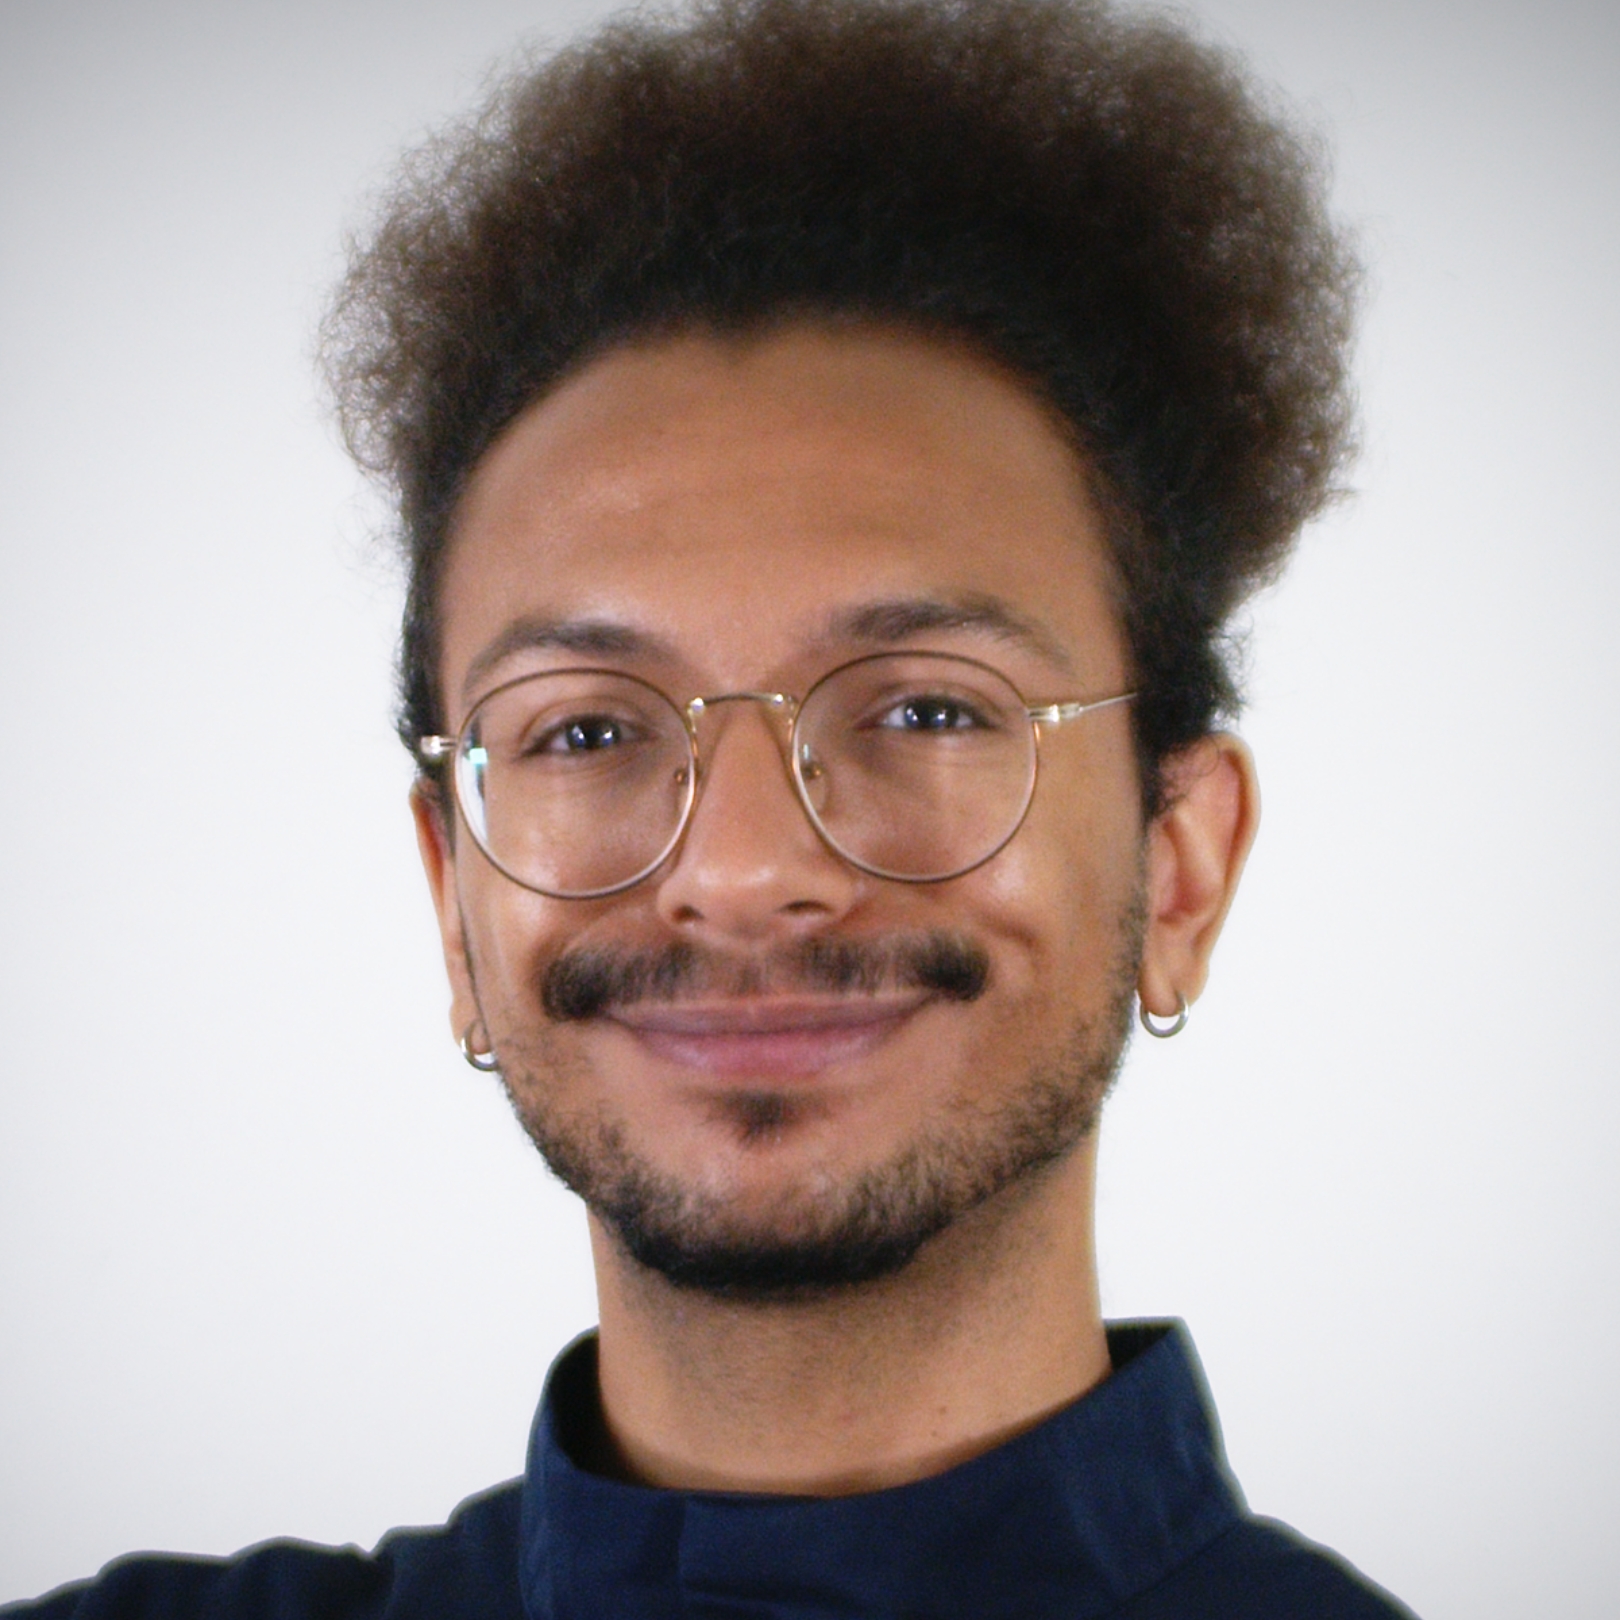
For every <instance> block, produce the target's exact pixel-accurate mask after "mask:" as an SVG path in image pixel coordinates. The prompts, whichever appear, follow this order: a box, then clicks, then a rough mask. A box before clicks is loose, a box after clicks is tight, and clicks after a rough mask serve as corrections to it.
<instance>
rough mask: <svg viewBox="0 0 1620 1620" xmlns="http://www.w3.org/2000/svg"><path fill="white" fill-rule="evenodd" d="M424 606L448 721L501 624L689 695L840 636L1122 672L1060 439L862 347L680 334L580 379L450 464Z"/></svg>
mask: <svg viewBox="0 0 1620 1620" xmlns="http://www.w3.org/2000/svg"><path fill="white" fill-rule="evenodd" d="M906 604H911V605H912V607H913V608H914V609H915V608H919V605H920V612H919V611H913V612H911V613H910V614H909V617H908V612H907V611H906ZM927 604H933V609H931V610H930V609H929V608H928V607H927ZM439 605H440V624H441V667H440V677H441V681H442V684H443V691H444V696H445V699H446V705H447V709H448V711H449V712H450V713H451V714H457V713H459V712H461V710H462V708H463V706H464V703H465V701H466V698H467V697H468V696H469V695H471V694H470V693H467V692H464V691H463V690H462V688H463V685H464V683H465V684H470V685H471V686H472V687H474V688H476V687H477V686H478V685H479V684H480V682H482V684H483V685H484V686H486V687H487V685H488V684H491V683H492V681H493V680H494V679H497V678H500V677H501V676H502V675H504V674H505V673H507V672H508V671H507V670H506V669H505V668H504V662H503V667H502V668H499V669H496V668H493V667H492V664H493V662H494V661H495V659H494V655H495V654H499V653H500V651H501V649H502V648H503V647H505V648H506V649H507V653H506V659H507V660H509V659H510V658H511V657H519V658H521V656H522V654H523V650H524V631H523V627H524V626H525V625H528V626H534V625H558V624H566V625H573V626H595V627H597V631H598V632H599V634H598V643H599V645H600V646H601V647H602V648H604V649H610V650H611V649H612V648H614V647H616V646H621V647H623V648H627V649H628V648H634V649H635V650H636V651H637V652H638V653H639V652H642V651H646V652H647V656H649V657H652V658H654V659H655V661H661V662H663V663H665V664H674V665H678V666H681V667H680V669H679V670H678V671H675V672H672V673H680V674H683V675H685V674H689V675H690V676H691V678H692V679H693V680H696V681H699V682H700V683H713V684H712V685H709V686H708V688H707V689H709V690H720V689H725V688H726V687H728V686H730V685H733V684H735V685H737V686H751V685H758V684H760V682H761V681H763V680H766V679H772V680H775V679H777V678H778V677H779V676H782V675H785V674H788V673H793V672H794V667H795V662H796V661H798V662H800V663H802V662H803V661H805V660H812V659H814V658H816V657H818V656H827V655H831V654H832V653H835V652H836V651H838V650H839V648H838V644H839V643H840V642H841V641H842V642H846V643H847V642H849V641H851V639H852V637H853V631H852V627H853V626H856V625H859V626H861V627H862V628H861V630H860V633H859V635H860V637H864V638H866V639H868V640H870V639H873V638H874V637H876V638H878V639H881V638H882V636H883V634H884V626H888V627H889V629H890V630H891V631H892V632H893V633H894V634H895V635H896V636H899V637H901V638H906V637H914V636H915V635H916V634H917V633H919V631H918V626H923V627H924V628H925V629H928V630H929V633H931V634H935V635H942V636H945V637H947V638H949V637H950V636H951V635H953V634H957V633H961V634H966V635H969V636H978V637H980V638H981V639H982V638H985V637H988V638H990V639H1000V640H1003V641H1005V642H1007V643H1009V645H1011V646H1013V647H1014V648H1015V649H1016V651H1017V655H1018V657H1021V658H1024V659H1025V661H1026V662H1028V661H1029V660H1030V659H1035V660H1039V659H1041V658H1044V659H1045V661H1046V662H1047V663H1048V664H1050V665H1052V666H1054V668H1055V669H1064V668H1067V669H1068V670H1070V671H1071V672H1072V673H1073V674H1074V675H1075V677H1076V678H1084V679H1086V680H1088V681H1094V682H1096V683H1099V684H1108V683H1110V682H1112V681H1117V679H1118V677H1120V676H1121V675H1123V673H1124V668H1123V656H1122V651H1121V648H1120V645H1119V637H1118V630H1117V625H1116V623H1115V615H1114V612H1113V608H1112V592H1111V572H1110V568H1109V565H1108V561H1107V551H1106V547H1105V545H1104V542H1103V533H1102V525H1101V521H1100V519H1099V517H1098V514H1097V510H1096V507H1095V504H1094V502H1093V501H1092V498H1091V495H1090V492H1089V488H1088V483H1087V477H1086V469H1085V466H1084V464H1083V462H1082V460H1081V458H1080V456H1079V455H1078V454H1077V452H1076V451H1075V450H1074V449H1073V447H1072V446H1071V444H1070V443H1069V441H1068V439H1067V438H1066V436H1065V433H1064V431H1063V429H1062V427H1061V425H1060V424H1059V423H1058V422H1057V421H1056V419H1055V418H1054V417H1053V416H1052V414H1051V413H1050V412H1049V411H1048V409H1047V408H1046V407H1045V405H1044V404H1043V403H1042V402H1041V401H1040V400H1039V399H1038V398H1037V397H1036V396H1035V394H1034V393H1033V392H1032V391H1031V390H1029V389H1028V388H1027V387H1025V386H1024V385H1023V384H1022V383H1021V382H1020V381H1018V380H1017V379H1016V378H1014V377H1012V376H1010V375H1009V374H1008V373H1006V372H1005V371H1003V370H1002V369H1000V368H998V367H996V366H995V365H993V364H991V363H990V362H988V361H986V360H984V359H983V358H981V357H980V356H979V355H977V354H976V353H974V352H971V351H969V350H967V349H966V348H958V347H955V346H952V345H949V344H946V343H943V342H940V341H938V340H935V339H931V338H925V337H920V336H917V335H914V334H908V333H902V332H895V331H890V330H886V329H874V328H829V327H824V326H802V327H791V328H787V329H784V330H778V331H773V332H771V333H769V334H766V335H753V336H749V337H746V338H721V337H715V336H710V335H684V336H679V337H672V338H668V339H663V340H660V341H658V342H649V343H643V344H637V345H634V346H626V347H623V348H620V349H617V350H614V351H612V352H610V353H608V354H607V355H605V356H603V357H601V358H599V359H597V360H595V361H594V362H592V363H591V364H589V365H587V366H586V367H584V368H583V369H582V370H581V371H579V372H578V373H577V374H575V375H574V376H573V377H572V378H570V379H569V380H568V381H566V382H565V383H563V384H562V385H561V386H559V387H558V388H557V389H555V390H554V391H553V392H551V393H549V394H548V395H546V396H545V397H544V398H543V399H542V400H540V401H539V402H537V403H536V404H534V405H532V406H531V407H530V408H529V409H528V410H527V411H526V412H525V413H524V414H523V415H522V416H520V417H519V418H518V419H517V421H516V422H515V423H514V424H513V425H512V426H511V427H510V428H509V429H508V430H507V431H506V432H505V433H504V434H503V435H502V437H501V438H500V439H499V440H498V441H497V442H496V444H495V445H494V446H493V447H492V448H491V450H490V451H489V452H488V453H487V454H486V455H485V457H484V458H483V459H482V461H481V462H480V463H479V464H478V466H477V467H476V468H475V470H474V472H473V475H472V477H471V478H470V480H469V482H468V487H467V489H466V492H465V493H464V495H463V497H462V500H461V502H460V505H459V506H458V509H457V512H456V516H455V521H454V523H453V525H452V529H451V535H450V552H449V556H448V559H447V563H446V567H445V571H444V574H443V576H442V581H441V588H440V604H439ZM885 605H888V607H889V608H891V609H893V611H890V612H888V613H887V614H885V612H884V611H883V609H884V607H885ZM953 605H955V606H958V607H960V608H961V610H962V611H961V614H960V620H961V623H960V624H958V625H956V626H955V628H954V629H953V626H952V623H951V613H950V611H949V610H950V609H951V607H952V606H953ZM908 627H909V628H908ZM617 631H622V632H624V634H622V635H620V636H619V638H618V641H617V642H616V641H615V633H616V632H617ZM503 638H504V639H503ZM542 639H543V638H540V637H532V636H531V637H530V638H529V643H528V652H529V655H530V656H531V657H533V656H538V649H537V647H536V645H535V643H536V642H538V641H539V640H542ZM564 639H566V638H564ZM854 639H859V637H854ZM588 643H589V636H588V635H586V636H584V639H583V640H582V641H581V643H580V645H582V646H583V645H586V644H588ZM514 648H515V649H517V651H516V652H514V651H513V649H514ZM851 650H854V651H860V650H866V648H865V647H864V646H863V647H855V648H852V649H851ZM576 661H577V660H576ZM510 672H511V673H516V672H518V671H517V670H516V669H513V670H511V671H510ZM469 674H470V675H471V677H472V679H471V681H470V683H469V682H468V676H469Z"/></svg>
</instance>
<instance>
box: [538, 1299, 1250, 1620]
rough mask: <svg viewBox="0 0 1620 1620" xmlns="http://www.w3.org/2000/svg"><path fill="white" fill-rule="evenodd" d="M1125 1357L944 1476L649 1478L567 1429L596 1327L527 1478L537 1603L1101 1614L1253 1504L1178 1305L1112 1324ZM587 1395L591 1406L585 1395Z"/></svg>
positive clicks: (544, 1410) (783, 1616)
mask: <svg viewBox="0 0 1620 1620" xmlns="http://www.w3.org/2000/svg"><path fill="white" fill-rule="evenodd" d="M1108 1348H1109V1354H1110V1357H1111V1360H1112V1362H1113V1367H1114V1371H1113V1373H1112V1375H1111V1376H1110V1377H1109V1378H1107V1379H1105V1380H1104V1381H1103V1383H1101V1384H1099V1385H1098V1386H1097V1387H1096V1388H1095V1389H1093V1390H1091V1391H1089V1392H1088V1393H1087V1394H1086V1395H1084V1396H1082V1397H1081V1398H1080V1399H1079V1400H1077V1401H1075V1402H1074V1403H1073V1404H1072V1405H1070V1406H1067V1407H1065V1408H1063V1409H1062V1410H1061V1411H1059V1412H1057V1413H1055V1414H1054V1415H1053V1416H1052V1417H1050V1418H1047V1419H1046V1420H1045V1421H1043V1422H1042V1423H1040V1424H1038V1425H1037V1426H1036V1427H1035V1428H1033V1429H1029V1430H1027V1431H1026V1432H1025V1433H1023V1434H1021V1435H1018V1436H1016V1437H1015V1438H1014V1439H1012V1440H1009V1441H1007V1442H1006V1443H1005V1444H1003V1445H1000V1446H997V1447H996V1448H995V1449H994V1450H992V1451H988V1452H985V1453H983V1454H982V1455H980V1456H978V1457H975V1458H972V1459H971V1460H970V1461H968V1462H965V1463H963V1464H961V1465H960V1466H958V1467H956V1468H952V1469H950V1470H948V1471H947V1472H945V1473H943V1474H937V1475H935V1476H933V1477H932V1478H929V1479H924V1480H919V1481H917V1482H916V1483H914V1484H910V1485H903V1486H898V1487H896V1488H894V1489H891V1490H885V1491H877V1492H874V1493H872V1494H870V1495H863V1496H846V1497H832V1498H806V1497H781V1496H752V1495H729V1494H724V1493H717V1492H699V1491H668V1490H654V1489H650V1488H647V1487H643V1486H637V1485H626V1484H621V1483H619V1482H618V1481H615V1480H610V1479H604V1478H601V1477H599V1476H597V1475H594V1474H590V1473H586V1472H585V1471H584V1470H583V1469H581V1468H580V1467H578V1466H577V1465H576V1463H575V1462H574V1461H573V1460H572V1458H571V1457H570V1456H569V1454H568V1452H567V1450H566V1449H565V1447H564V1444H563V1441H562V1439H561V1438H560V1436H562V1435H566V1434H567V1433H568V1432H569V1431H570V1429H572V1428H575V1426H576V1425H577V1423H578V1421H579V1419H578V1418H577V1417H572V1416H571V1414H574V1413H578V1412H580V1411H581V1410H583V1411H585V1412H587V1413H588V1412H589V1410H590V1405H591V1403H594V1402H595V1401H596V1399H597V1394H596V1338H595V1335H594V1334H589V1335H586V1336H585V1337H584V1338H583V1339H580V1340H578V1341H577V1342H576V1343H575V1344H573V1345H572V1346H570V1347H569V1349H568V1350H566V1351H565V1352H564V1353H563V1355H562V1356H561V1357H560V1358H559V1359H558V1361H557V1363H556V1365H555V1366H554V1367H553V1369H552V1372H551V1377H550V1379H549V1380H548V1382H547V1386H546V1393H545V1396H544V1398H543V1399H542V1401H541V1404H540V1410H539V1413H538V1415H537V1416H536V1418H535V1426H534V1433H533V1436H532V1439H531V1442H530V1448H529V1464H528V1471H527V1473H526V1475H525V1478H524V1484H523V1526H522V1538H523V1545H522V1560H523V1563H522V1580H523V1594H524V1603H525V1606H526V1608H527V1609H528V1612H529V1615H530V1616H531V1620H601V1617H602V1616H603V1615H624V1616H634V1617H635V1620H686V1617H690V1616H694V1615H711V1614H712V1615H717V1616H718V1615H728V1616H732V1615H734V1616H760V1617H763V1616H777V1617H780V1620H801V1617H802V1620H812V1617H817V1620H820V1617H827V1616H834V1615H898V1614H927V1615H938V1614H961V1615H972V1616H974V1617H975V1620H995V1617H1000V1616H1008V1617H1011V1616H1014V1615H1017V1616H1028V1615H1030V1614H1032V1613H1035V1614H1042V1613H1057V1612H1062V1613H1065V1614H1071V1615H1073V1616H1075V1620H1084V1617H1087V1616H1094V1615H1100V1614H1104V1613H1106V1612H1107V1611H1108V1610H1110V1609H1111V1608H1113V1607H1115V1606H1116V1605H1117V1604H1119V1603H1120V1602H1122V1601H1123V1600H1124V1599H1126V1598H1128V1597H1130V1596H1131V1595H1132V1594H1133V1593H1136V1592H1140V1591H1142V1590H1144V1589H1145V1588H1146V1587H1148V1586H1150V1585H1152V1584H1154V1583H1155V1582H1156V1581H1158V1580H1160V1579H1162V1578H1163V1577H1164V1576H1165V1575H1166V1574H1168V1573H1169V1572H1170V1571H1171V1570H1172V1569H1174V1568H1175V1567H1176V1566H1177V1565H1179V1564H1181V1563H1183V1562H1185V1561H1186V1560H1187V1559H1188V1558H1190V1557H1191V1556H1192V1555H1193V1554H1194V1553H1196V1552H1197V1551H1198V1550H1199V1549H1200V1548H1201V1547H1203V1546H1204V1545H1206V1544H1207V1543H1208V1542H1210V1541H1212V1540H1213V1539H1214V1538H1215V1537H1216V1536H1218V1535H1219V1534H1220V1533H1221V1532H1222V1531H1223V1530H1225V1529H1227V1528H1228V1527H1229V1526H1230V1525H1231V1524H1232V1523H1233V1522H1234V1521H1235V1520H1236V1519H1237V1518H1238V1517H1239V1516H1240V1515H1241V1514H1242V1513H1243V1511H1244V1507H1243V1501H1242V1497H1241V1495H1240V1494H1239V1492H1238V1489H1237V1485H1236V1483H1235V1482H1234V1481H1233V1479H1232V1477H1231V1475H1230V1474H1229V1473H1228V1471H1227V1468H1226V1462H1225V1458H1224V1455H1223V1453H1222V1450H1221V1442H1220V1435H1219V1433H1218V1430H1217V1428H1216V1424H1215V1415H1214V1411H1213V1408H1212V1406H1211V1404H1210V1400H1209V1395H1208V1391H1207V1389H1206V1387H1205V1385H1204V1380H1203V1374H1202V1371H1201V1370H1200V1368H1199V1365H1198V1359H1197V1356H1196V1354H1195V1352H1194V1351H1193V1347H1192V1341H1191V1339H1190V1338H1189V1336H1188V1334H1187V1331H1186V1329H1185V1327H1183V1326H1182V1325H1181V1324H1180V1323H1179V1322H1162V1323H1148V1322H1139V1323H1122V1324H1116V1325H1114V1326H1112V1327H1110V1328H1109V1331H1108ZM582 1403H583V1405H582Z"/></svg>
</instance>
